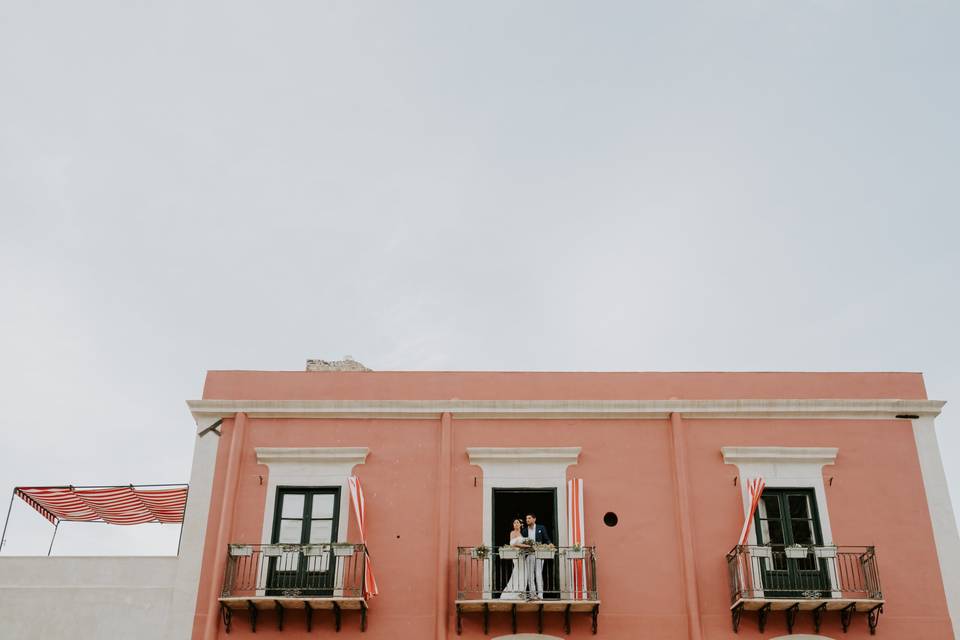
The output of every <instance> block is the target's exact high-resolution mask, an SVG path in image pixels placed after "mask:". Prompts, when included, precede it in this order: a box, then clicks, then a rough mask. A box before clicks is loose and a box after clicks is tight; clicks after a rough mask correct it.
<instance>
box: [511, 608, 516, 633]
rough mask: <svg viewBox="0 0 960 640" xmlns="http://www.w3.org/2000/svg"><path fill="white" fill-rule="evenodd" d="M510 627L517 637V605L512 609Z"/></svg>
mask: <svg viewBox="0 0 960 640" xmlns="http://www.w3.org/2000/svg"><path fill="white" fill-rule="evenodd" d="M510 625H511V627H510V628H511V629H513V635H517V605H513V606H512V607H510Z"/></svg>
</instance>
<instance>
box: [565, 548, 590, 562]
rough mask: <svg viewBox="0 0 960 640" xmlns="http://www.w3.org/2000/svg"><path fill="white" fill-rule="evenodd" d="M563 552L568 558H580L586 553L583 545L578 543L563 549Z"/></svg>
mask: <svg viewBox="0 0 960 640" xmlns="http://www.w3.org/2000/svg"><path fill="white" fill-rule="evenodd" d="M563 554H564V555H565V556H566V557H567V558H568V559H570V560H582V559H583V558H584V556H585V555H586V554H585V551H584V549H583V547H582V546H580V545H579V544H575V545H573V546H572V547H569V548H567V549H565V550H564V552H563Z"/></svg>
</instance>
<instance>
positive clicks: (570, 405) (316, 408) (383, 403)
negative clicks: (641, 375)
mask: <svg viewBox="0 0 960 640" xmlns="http://www.w3.org/2000/svg"><path fill="white" fill-rule="evenodd" d="M944 404H945V403H944V402H942V401H939V400H889V399H876V400H860V399H856V400H843V399H821V400H816V399H815V400H188V401H187V406H188V407H190V411H191V412H192V413H193V415H194V417H195V418H197V419H199V418H201V417H216V418H223V417H229V416H232V415H234V414H235V413H238V412H244V413H246V414H247V415H248V416H250V417H251V418H408V419H424V418H436V417H437V416H439V415H440V414H442V413H451V414H455V415H456V416H457V417H459V418H479V419H493V418H553V419H562V418H606V419H638V418H646V419H666V418H668V417H669V415H670V414H671V413H674V412H677V413H680V414H681V415H682V416H683V417H684V418H842V419H865V418H866V419H892V418H895V417H896V416H897V415H918V416H936V415H939V413H940V410H941V409H942V408H943V405H944Z"/></svg>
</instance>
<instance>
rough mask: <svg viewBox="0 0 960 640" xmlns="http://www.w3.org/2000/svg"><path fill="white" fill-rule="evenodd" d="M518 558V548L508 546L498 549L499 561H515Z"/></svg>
mask: <svg viewBox="0 0 960 640" xmlns="http://www.w3.org/2000/svg"><path fill="white" fill-rule="evenodd" d="M519 557H520V549H519V547H513V546H510V545H508V544H505V545H503V546H502V547H500V559H501V560H516V559H517V558H519Z"/></svg>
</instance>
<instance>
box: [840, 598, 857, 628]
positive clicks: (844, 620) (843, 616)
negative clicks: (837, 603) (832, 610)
mask: <svg viewBox="0 0 960 640" xmlns="http://www.w3.org/2000/svg"><path fill="white" fill-rule="evenodd" d="M856 610H857V604H856V603H855V602H851V603H850V604H848V605H847V606H845V607H844V608H843V609H840V625H841V626H842V627H843V632H844V633H846V632H847V629H849V628H850V621H851V620H853V612H854V611H856Z"/></svg>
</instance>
